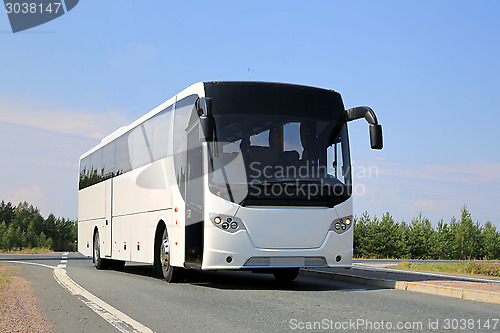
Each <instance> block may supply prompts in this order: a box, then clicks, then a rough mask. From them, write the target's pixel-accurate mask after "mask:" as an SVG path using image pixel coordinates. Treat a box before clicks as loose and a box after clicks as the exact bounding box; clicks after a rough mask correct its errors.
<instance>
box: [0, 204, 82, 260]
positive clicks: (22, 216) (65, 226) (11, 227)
mask: <svg viewBox="0 0 500 333" xmlns="http://www.w3.org/2000/svg"><path fill="white" fill-rule="evenodd" d="M77 237H78V229H77V223H76V221H72V220H69V219H65V218H58V217H55V216H54V215H53V214H50V215H49V216H48V217H47V218H46V219H44V218H43V217H42V215H41V214H40V210H39V209H38V208H35V207H33V205H29V204H28V203H27V202H23V203H20V204H19V205H17V206H14V205H12V203H10V202H7V203H6V202H5V201H3V200H2V202H1V203H0V250H3V251H10V250H18V249H24V248H37V247H38V248H41V247H43V248H47V249H50V250H53V251H75V250H76V240H77Z"/></svg>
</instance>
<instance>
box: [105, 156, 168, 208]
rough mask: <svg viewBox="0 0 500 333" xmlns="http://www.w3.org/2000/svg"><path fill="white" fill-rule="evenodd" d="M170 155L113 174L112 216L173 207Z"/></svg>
mask: <svg viewBox="0 0 500 333" xmlns="http://www.w3.org/2000/svg"><path fill="white" fill-rule="evenodd" d="M167 159H169V157H167V158H165V159H162V160H159V161H156V162H154V163H152V164H149V165H147V166H143V167H140V168H138V169H136V170H132V171H130V172H127V173H125V174H123V175H120V176H118V177H115V178H114V183H113V208H112V210H113V217H115V216H124V215H129V214H137V213H144V212H151V211H155V210H162V209H167V208H171V200H170V191H169V184H168V182H167V172H166V170H167V164H168V163H167V161H166V160H167Z"/></svg>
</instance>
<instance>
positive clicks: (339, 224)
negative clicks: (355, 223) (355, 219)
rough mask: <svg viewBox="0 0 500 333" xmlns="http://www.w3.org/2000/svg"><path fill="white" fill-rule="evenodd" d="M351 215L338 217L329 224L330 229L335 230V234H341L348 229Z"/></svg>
mask: <svg viewBox="0 0 500 333" xmlns="http://www.w3.org/2000/svg"><path fill="white" fill-rule="evenodd" d="M351 222H352V216H345V217H342V218H339V219H336V220H334V221H333V222H332V224H331V225H330V230H333V231H335V232H336V233H337V234H342V233H344V232H346V231H347V230H349V229H350V228H351V225H352V223H351Z"/></svg>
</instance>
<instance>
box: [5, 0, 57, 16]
mask: <svg viewBox="0 0 500 333" xmlns="http://www.w3.org/2000/svg"><path fill="white" fill-rule="evenodd" d="M61 6H62V3H61V2H54V3H48V4H43V3H40V4H36V3H34V2H31V3H30V2H23V3H19V2H14V3H12V2H7V3H5V10H6V11H7V14H42V13H50V14H52V13H54V14H57V13H59V10H61Z"/></svg>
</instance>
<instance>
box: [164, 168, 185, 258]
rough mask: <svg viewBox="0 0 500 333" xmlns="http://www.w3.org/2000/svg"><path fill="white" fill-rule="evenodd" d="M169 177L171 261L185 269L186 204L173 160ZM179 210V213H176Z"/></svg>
mask: <svg viewBox="0 0 500 333" xmlns="http://www.w3.org/2000/svg"><path fill="white" fill-rule="evenodd" d="M169 175H170V179H171V180H172V181H171V183H170V184H171V186H170V188H171V194H172V206H173V207H172V213H171V217H172V219H171V221H170V223H167V230H168V233H169V238H170V244H173V246H172V252H171V254H170V260H171V262H172V265H173V266H178V267H183V266H184V262H185V252H184V248H185V246H186V245H185V243H184V240H185V235H186V233H185V228H184V226H185V216H186V215H185V203H184V200H183V199H182V196H181V192H180V191H179V186H178V185H177V181H176V179H175V170H174V163H173V159H171V160H170V165H169ZM176 210H177V211H176Z"/></svg>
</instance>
